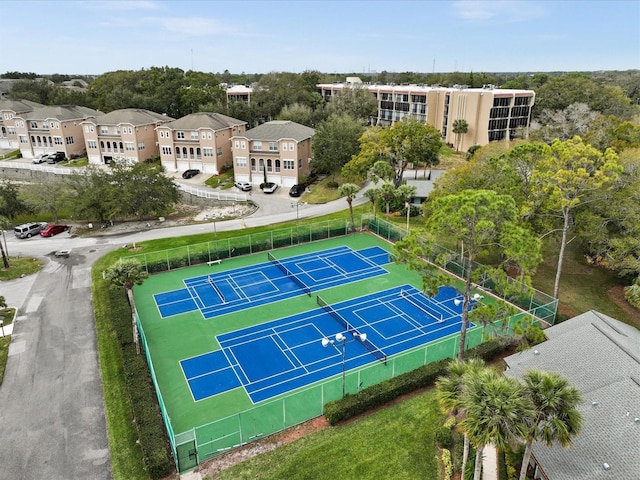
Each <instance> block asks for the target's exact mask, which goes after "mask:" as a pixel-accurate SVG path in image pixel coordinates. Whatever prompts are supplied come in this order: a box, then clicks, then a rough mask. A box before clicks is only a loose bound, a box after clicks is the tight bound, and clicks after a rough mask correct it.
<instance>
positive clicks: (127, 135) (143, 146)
mask: <svg viewBox="0 0 640 480" xmlns="http://www.w3.org/2000/svg"><path fill="white" fill-rule="evenodd" d="M171 120H173V118H171V117H167V116H166V115H161V114H159V113H155V112H151V111H149V110H143V109H140V108H125V109H122V110H114V111H113V112H109V113H107V114H104V115H100V116H97V117H95V118H92V119H87V120H86V121H84V122H82V128H83V132H84V141H85V145H86V150H87V157H88V159H89V163H90V164H98V165H100V164H107V163H111V162H121V163H126V164H133V163H138V162H142V161H144V160H147V159H150V158H153V157H154V156H156V155H158V141H157V139H156V127H157V126H159V125H161V124H163V123H166V122H170V121H171Z"/></svg>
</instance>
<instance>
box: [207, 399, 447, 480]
mask: <svg viewBox="0 0 640 480" xmlns="http://www.w3.org/2000/svg"><path fill="white" fill-rule="evenodd" d="M443 421H444V415H443V414H442V413H440V411H439V410H438V403H437V401H436V399H435V390H434V389H430V390H428V391H425V392H422V393H420V394H418V395H416V396H414V397H411V398H409V399H407V400H405V401H403V402H400V403H397V404H395V405H391V406H389V407H386V408H384V409H382V410H379V411H378V412H376V413H374V414H372V415H368V416H366V417H363V418H360V419H358V420H356V421H353V422H351V423H349V424H346V425H342V426H338V427H332V428H327V429H324V430H320V431H317V432H314V433H311V434H309V435H307V436H305V437H304V438H301V439H299V440H296V441H295V442H293V443H290V444H288V445H285V446H283V447H279V448H277V449H275V450H273V451H271V452H268V453H264V454H262V455H259V456H257V457H254V458H252V459H251V460H248V461H246V462H243V463H241V464H239V465H236V466H235V467H233V468H230V469H228V470H225V471H223V472H222V473H221V474H220V475H219V477H216V478H220V479H221V480H225V479H233V480H243V479H247V480H248V479H256V480H267V479H273V480H276V479H278V480H281V479H283V478H291V479H294V478H312V479H314V480H325V479H326V480H335V479H337V478H340V479H358V480H379V479H381V478H393V479H407V480H411V479H416V480H417V479H420V480H423V479H425V478H432V479H436V478H438V461H437V458H436V455H437V452H436V449H435V439H434V435H435V430H437V428H438V427H440V426H441V425H442V423H443Z"/></svg>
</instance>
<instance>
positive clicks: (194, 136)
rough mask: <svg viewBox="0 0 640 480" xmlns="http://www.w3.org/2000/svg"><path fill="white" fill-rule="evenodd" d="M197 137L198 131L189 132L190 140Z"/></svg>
mask: <svg viewBox="0 0 640 480" xmlns="http://www.w3.org/2000/svg"><path fill="white" fill-rule="evenodd" d="M197 139H198V132H191V140H197Z"/></svg>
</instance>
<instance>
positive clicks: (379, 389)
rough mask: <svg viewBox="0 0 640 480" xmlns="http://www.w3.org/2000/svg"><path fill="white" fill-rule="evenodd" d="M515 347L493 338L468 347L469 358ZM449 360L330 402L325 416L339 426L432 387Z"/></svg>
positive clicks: (490, 355)
mask: <svg viewBox="0 0 640 480" xmlns="http://www.w3.org/2000/svg"><path fill="white" fill-rule="evenodd" d="M513 347H514V343H512V342H506V341H505V340H504V339H492V340H488V341H486V342H484V343H481V344H480V345H478V346H477V347H474V348H472V349H470V350H468V351H467V353H466V357H467V358H479V359H482V360H484V361H487V362H488V361H490V360H493V359H494V358H495V357H497V356H498V355H500V354H502V353H504V352H506V351H507V350H509V349H512V348H513ZM448 363H449V360H448V359H447V360H440V361H438V362H433V363H429V364H427V365H423V366H421V367H419V368H416V369H415V370H412V371H410V372H407V373H403V374H402V375H398V376H397V377H394V378H391V379H389V380H385V381H384V382H381V383H378V384H376V385H372V386H370V387H367V388H365V389H363V390H360V391H359V392H358V393H355V394H353V395H347V396H345V397H344V398H342V399H339V400H333V401H331V402H327V403H326V404H325V405H324V416H325V418H326V419H327V421H328V422H329V424H331V425H336V424H337V423H339V422H342V421H344V420H348V419H350V418H353V417H355V416H356V415H360V414H361V413H364V412H367V411H369V410H371V409H373V408H376V407H379V406H381V405H384V404H385V403H388V402H390V401H392V400H395V399H396V398H398V397H400V396H401V395H405V394H407V393H411V392H415V391H416V390H419V389H421V388H424V387H428V386H431V385H433V384H434V383H435V381H436V380H437V379H438V377H440V376H442V375H445V374H446V368H447V364H448Z"/></svg>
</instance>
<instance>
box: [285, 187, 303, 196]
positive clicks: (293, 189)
mask: <svg viewBox="0 0 640 480" xmlns="http://www.w3.org/2000/svg"><path fill="white" fill-rule="evenodd" d="M303 193H304V185H297V184H296V185H294V186H293V187H291V189H290V190H289V196H290V197H299V196H300V195H302V194H303Z"/></svg>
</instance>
